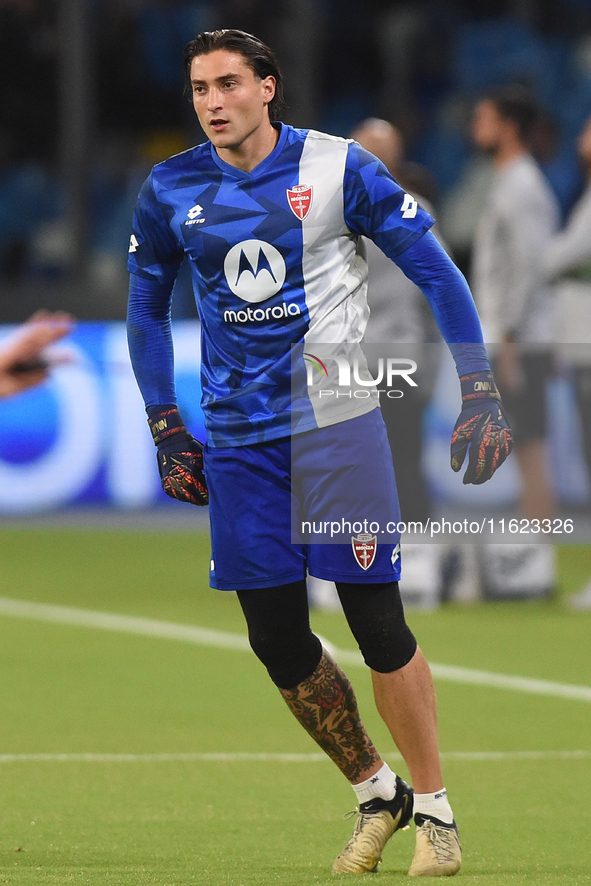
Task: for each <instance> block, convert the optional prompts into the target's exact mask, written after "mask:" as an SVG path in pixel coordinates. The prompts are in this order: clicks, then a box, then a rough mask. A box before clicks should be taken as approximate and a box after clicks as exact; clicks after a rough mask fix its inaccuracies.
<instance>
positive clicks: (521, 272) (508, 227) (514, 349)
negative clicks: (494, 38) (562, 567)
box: [471, 85, 560, 596]
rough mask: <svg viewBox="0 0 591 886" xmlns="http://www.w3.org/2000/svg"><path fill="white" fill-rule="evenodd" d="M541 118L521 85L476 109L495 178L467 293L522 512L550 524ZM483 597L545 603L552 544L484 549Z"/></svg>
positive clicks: (550, 315)
mask: <svg viewBox="0 0 591 886" xmlns="http://www.w3.org/2000/svg"><path fill="white" fill-rule="evenodd" d="M540 117H541V109H540V108H539V106H538V103H537V102H536V101H535V99H534V98H533V97H532V96H531V94H530V93H529V91H528V90H527V89H525V88H524V87H522V86H519V85H514V86H504V87H498V88H496V89H494V90H492V91H491V92H490V93H489V94H488V95H487V96H485V97H484V98H482V99H481V100H480V101H479V102H478V103H477V104H476V106H475V109H474V114H473V118H472V130H471V134H472V139H473V142H474V144H475V145H476V147H477V148H479V149H480V150H482V151H484V152H486V153H488V154H489V155H490V156H491V158H492V164H493V177H492V181H491V186H490V191H489V193H488V197H487V201H486V205H485V208H484V211H483V214H482V216H481V219H480V222H479V224H478V227H477V230H476V237H475V241H474V251H473V268H472V285H473V288H474V297H475V299H476V304H477V305H478V309H479V313H480V316H481V318H482V326H483V332H484V336H485V341H488V342H491V343H499V344H498V345H497V347H496V350H495V355H496V356H495V367H496V372H497V375H498V379H499V388H500V390H501V392H502V394H503V397H504V399H505V400H506V402H507V410H508V413H509V415H510V416H511V421H512V426H513V428H514V433H515V451H516V453H517V458H518V461H519V467H520V471H521V477H522V493H521V512H522V514H523V516H524V517H525V518H527V519H529V520H539V521H542V520H550V519H551V518H552V517H553V516H554V498H553V492H552V488H551V481H550V477H549V471H548V465H547V462H546V457H547V453H546V434H547V415H546V389H547V382H548V379H549V378H550V376H551V373H552V366H553V348H552V343H553V339H554V337H555V310H554V296H553V291H552V289H551V287H550V286H549V285H548V283H547V281H546V280H545V279H544V276H543V274H542V264H543V258H544V255H545V252H546V249H547V248H548V245H549V243H550V241H551V239H552V237H553V236H554V235H555V233H556V231H557V229H558V225H559V218H560V213H559V208H558V203H557V200H556V197H555V196H554V193H553V192H552V190H551V188H550V186H549V184H548V182H547V181H546V179H545V178H544V175H543V173H542V171H541V169H540V167H539V166H538V164H537V162H536V161H535V160H534V158H533V156H532V154H531V152H530V148H529V140H530V138H531V136H532V135H533V134H534V133H535V132H536V131H537V127H538V123H539V120H540ZM481 553H482V557H483V559H484V564H483V569H482V572H483V582H484V589H485V592H486V591H487V589H488V592H489V593H490V594H491V595H492V596H496V595H497V594H498V595H501V596H504V595H506V594H509V595H514V596H530V595H533V596H543V595H547V594H549V593H551V591H552V589H553V587H554V583H555V565H554V550H553V548H552V547H551V546H550V545H498V544H496V545H483V546H482V548H481Z"/></svg>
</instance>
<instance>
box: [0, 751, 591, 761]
mask: <svg viewBox="0 0 591 886" xmlns="http://www.w3.org/2000/svg"><path fill="white" fill-rule="evenodd" d="M383 756H384V758H385V759H387V760H401V759H402V757H401V756H400V754H398V753H391V754H384V755H383ZM441 758H442V759H443V760H461V761H462V762H471V763H479V762H491V763H492V762H497V761H498V762H510V761H512V760H513V761H522V760H523V761H526V760H588V759H590V758H591V750H589V751H580V750H579V751H447V752H443V753H442V754H441ZM328 760H329V758H328V757H327V756H326V754H322V753H316V754H314V753H311V754H288V753H270V752H269V753H266V752H261V753H248V752H242V751H236V752H232V751H228V752H223V751H221V752H219V753H218V752H211V753H197V752H196V753H185V754H166V753H165V754H0V764H1V763H324V762H328Z"/></svg>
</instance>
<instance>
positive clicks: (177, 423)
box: [146, 405, 187, 446]
mask: <svg viewBox="0 0 591 886" xmlns="http://www.w3.org/2000/svg"><path fill="white" fill-rule="evenodd" d="M146 412H147V413H148V425H149V426H150V431H151V432H152V437H153V439H154V443H155V444H156V446H160V444H161V443H164V442H165V441H167V440H168V439H169V438H170V437H173V436H174V435H175V434H186V433H187V428H186V427H185V423H184V421H183V420H182V418H181V415H180V412H179V411H178V409H177V407H176V406H174V405H170V406H149V407H148V408H147V409H146Z"/></svg>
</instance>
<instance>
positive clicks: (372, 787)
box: [351, 763, 396, 803]
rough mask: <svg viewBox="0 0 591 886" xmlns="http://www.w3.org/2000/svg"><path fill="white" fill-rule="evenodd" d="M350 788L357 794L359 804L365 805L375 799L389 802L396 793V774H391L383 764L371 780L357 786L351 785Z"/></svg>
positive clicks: (388, 768) (385, 764) (386, 765)
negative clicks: (379, 798)
mask: <svg viewBox="0 0 591 886" xmlns="http://www.w3.org/2000/svg"><path fill="white" fill-rule="evenodd" d="M351 787H352V788H353V790H354V791H355V793H356V794H357V800H358V802H359V803H367V801H368V800H373V799H375V798H376V797H381V798H382V800H391V799H392V797H393V796H394V794H395V793H396V773H395V772H392V770H391V769H390V767H389V766H388V764H387V763H384V765H383V766H382V768H381V769H380V770H379V772H376V774H375V775H372V777H371V778H368V779H367V780H366V781H362V782H360V783H359V784H353V785H351Z"/></svg>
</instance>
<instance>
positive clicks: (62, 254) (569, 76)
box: [0, 0, 591, 540]
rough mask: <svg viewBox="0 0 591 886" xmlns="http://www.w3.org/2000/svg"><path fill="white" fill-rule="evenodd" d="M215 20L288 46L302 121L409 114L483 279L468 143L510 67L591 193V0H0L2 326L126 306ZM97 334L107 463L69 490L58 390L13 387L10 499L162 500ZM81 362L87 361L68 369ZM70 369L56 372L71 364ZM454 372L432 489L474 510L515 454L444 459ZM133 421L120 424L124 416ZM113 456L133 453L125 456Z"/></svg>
mask: <svg viewBox="0 0 591 886" xmlns="http://www.w3.org/2000/svg"><path fill="white" fill-rule="evenodd" d="M216 27H237V28H242V29H244V30H247V31H250V32H253V33H255V34H257V35H258V36H260V37H261V38H262V39H263V40H265V41H266V42H268V43H269V44H270V45H271V46H272V47H273V48H274V49H275V50H276V52H277V55H278V58H279V61H280V64H281V66H282V69H283V73H284V77H285V81H286V98H287V105H288V107H287V111H286V113H285V115H284V119H285V120H286V121H287V122H289V123H293V124H294V125H298V126H303V127H313V128H318V129H321V130H324V131H327V132H329V133H332V134H335V135H341V136H347V135H349V134H350V132H351V130H352V129H353V127H354V126H355V125H356V124H357V123H359V121H361V120H362V119H363V118H364V117H366V116H368V115H377V116H381V117H384V118H386V119H388V120H390V121H391V122H393V123H394V124H396V125H397V126H398V127H399V129H400V130H401V132H402V134H403V136H404V139H405V143H406V150H407V157H408V159H409V160H411V161H414V162H415V163H419V164H422V168H423V170H424V172H423V176H422V185H423V188H424V187H425V185H427V188H428V190H430V194H429V196H430V197H431V198H432V202H433V204H434V206H435V212H436V215H437V218H438V221H439V224H440V228H441V230H442V233H443V235H444V238H445V240H446V242H447V243H448V245H449V246H450V248H451V251H452V254H453V256H454V258H455V260H456V261H457V263H458V264H459V266H460V267H461V268H462V269H463V270H464V271H465V272H466V273H467V275H468V278H469V277H470V248H471V237H472V233H473V230H474V226H475V220H476V218H477V215H478V210H479V207H480V203H479V200H480V199H481V194H482V189H480V190H479V184H478V183H479V181H481V180H482V176H483V175H484V176H485V175H486V168H487V162H486V160H485V159H484V158H482V157H478V156H477V155H476V154H475V152H474V151H473V150H472V148H471V145H470V142H469V139H468V135H467V130H468V122H469V119H470V114H471V109H472V107H473V104H474V102H475V100H476V99H477V98H478V97H479V96H480V95H482V93H483V91H484V90H486V89H487V88H489V87H491V86H493V85H495V84H500V83H509V82H521V83H524V84H526V85H527V86H529V87H530V89H531V90H532V91H533V92H534V93H535V95H536V96H537V97H538V98H539V100H540V102H541V104H542V105H543V107H544V108H545V112H546V116H545V119H544V120H543V121H542V123H541V125H540V127H539V132H538V133H537V138H536V145H535V150H536V155H537V159H538V160H539V162H540V163H541V164H542V167H543V170H544V172H545V174H546V175H547V177H548V179H549V181H550V183H551V185H552V187H553V188H554V190H555V192H556V194H557V196H558V199H559V202H560V206H561V209H562V211H563V213H564V214H565V215H566V213H567V212H568V211H569V209H570V208H571V207H572V205H573V203H574V202H575V200H576V199H577V197H578V195H579V194H580V192H581V189H582V187H583V179H582V175H581V172H580V170H579V168H578V165H577V160H576V155H575V147H574V140H575V137H576V135H577V133H578V131H579V130H580V128H581V125H582V123H583V121H584V120H585V119H586V118H587V117H588V116H589V115H590V114H591V0H538V2H535V0H511V2H509V0H506V2H502V0H496V2H493V0H413V2H408V0H406V2H404V0H398V2H396V0H391V2H386V0H219V2H206V0H0V108H1V109H2V110H1V113H0V324H10V323H17V322H20V321H22V320H25V319H26V318H27V317H28V316H29V315H30V314H31V313H32V312H33V311H34V310H36V309H37V308H39V307H44V308H49V309H66V310H69V311H71V312H72V313H73V314H74V316H75V317H77V318H78V319H79V320H81V321H85V322H86V323H89V322H90V323H91V324H94V323H96V322H97V321H98V322H99V323H100V322H103V321H107V322H108V321H119V322H121V321H123V319H124V317H125V310H126V300H127V274H126V258H127V249H128V243H129V231H130V223H131V216H132V213H133V208H134V204H135V201H136V197H137V193H138V190H139V188H140V186H141V184H142V182H143V180H144V178H145V176H146V175H147V173H148V172H149V170H150V168H151V166H152V165H153V164H154V163H156V162H158V161H160V160H162V159H164V158H165V157H167V156H169V155H171V154H173V153H176V152H178V151H181V150H184V149H185V148H187V147H189V146H191V145H193V144H195V143H198V142H199V141H201V140H202V139H203V134H202V132H201V130H200V128H199V125H198V123H197V121H196V117H195V115H194V113H193V110H192V107H191V104H190V102H189V101H188V99H187V97H186V96H185V95H184V94H183V87H184V84H183V70H182V53H183V48H184V46H185V44H186V43H187V42H188V40H189V39H191V37H192V36H194V35H195V34H196V33H197V32H199V31H200V30H203V29H212V28H216ZM187 278H188V274H187V273H186V268H181V274H180V276H179V280H178V281H177V285H176V289H175V297H174V301H173V317H174V319H175V320H177V321H184V320H191V319H194V318H195V317H196V311H195V306H194V303H193V299H192V294H191V292H190V286H189V281H188V279H187ZM92 335H93V332H92V329H86V328H85V327H84V325H81V326H80V327H79V329H78V331H77V332H76V333H75V335H74V337H73V339H72V347H73V348H74V350H75V352H76V353H77V355H78V356H77V357H76V359H77V360H78V363H79V368H80V372H82V370H83V368H84V366H86V368H87V369H88V370H89V373H90V374H88V373H87V376H86V379H87V383H88V384H91V385H94V387H95V389H96V390H97V391H98V393H97V394H96V398H98V399H97V400H96V402H97V403H102V405H103V408H105V409H107V406H108V409H107V411H106V412H104V413H103V414H102V417H101V416H98V414H95V416H94V423H93V422H91V421H88V427H89V428H91V427H92V428H94V430H89V431H88V440H89V441H91V440H94V443H93V444H92V445H93V446H94V447H95V454H96V458H95V460H94V461H92V460H90V456H89V466H88V468H87V469H84V470H83V468H82V466H80V467H79V470H80V480H79V482H78V483H77V484H74V481H73V480H72V490H73V491H72V492H71V493H67V494H66V491H65V489H66V487H65V486H63V485H62V484H61V481H60V479H59V477H56V478H54V480H53V481H52V480H51V479H47V476H48V474H47V471H46V470H45V462H44V461H43V458H44V457H45V456H47V458H48V459H49V456H50V455H51V452H52V447H53V450H55V451H57V449H58V448H59V447H56V446H55V441H56V439H58V437H59V435H60V433H61V431H60V428H63V423H62V424H61V425H59V426H58V424H57V423H56V422H57V420H56V419H55V413H56V403H55V396H56V395H55V391H54V392H51V391H48V390H47V386H44V388H43V389H41V390H38V391H35V392H31V393H29V394H28V395H26V396H25V397H23V398H17V400H16V401H14V402H4V403H3V404H2V409H1V411H0V414H1V415H2V416H3V417H4V427H5V429H6V430H5V433H4V434H3V437H2V439H0V476H1V480H2V489H3V490H4V492H3V493H2V492H0V511H8V512H9V513H10V512H12V511H13V510H14V509H16V511H20V512H25V511H30V510H35V509H36V508H35V500H36V496H37V498H38V499H39V508H41V509H43V508H45V509H46V508H48V507H49V506H50V503H51V502H53V505H54V506H56V505H57V504H58V503H59V501H63V502H66V501H68V502H69V501H73V502H77V503H84V502H92V501H95V500H98V501H103V500H105V499H107V500H110V497H111V493H108V492H105V490H107V489H109V488H112V489H119V491H120V496H123V499H124V500H125V502H124V504H125V506H126V507H130V506H133V505H134V503H135V505H136V506H140V505H142V504H144V503H146V502H147V501H152V500H154V496H156V498H157V499H158V498H160V499H163V498H164V496H163V495H161V493H160V492H159V489H158V482H157V480H158V478H157V476H156V472H155V467H154V465H153V463H152V462H153V460H152V453H151V449H150V446H151V442H150V440H149V437H148V435H147V431H146V429H145V427H144V424H145V423H144V416H143V407H142V404H141V399H140V397H139V393H138V392H137V388H136V386H135V384H134V383H133V379H132V378H131V372H130V371H129V367H128V362H127V355H126V351H125V346H124V343H123V338H122V336H123V332H122V329H120V328H119V329H115V328H113V329H112V330H107V329H106V328H103V329H100V328H99V327H98V326H97V331H96V337H95V338H92ZM91 339H92V343H90V342H91ZM115 339H116V341H117V342H119V344H117V345H116V346H115V345H113V344H112V341H114V340H115ZM80 347H81V348H82V351H76V349H77V348H80ZM123 362H125V363H126V365H127V376H125V378H124V377H123V375H122V368H121V367H122V365H123ZM82 364H84V366H83V365H82ZM186 371H188V372H189V375H188V376H187V378H186V380H183V378H179V380H178V381H179V394H180V395H181V399H182V400H183V409H184V411H185V412H186V413H187V414H189V410H190V409H192V408H194V398H192V397H191V392H192V391H193V389H195V390H196V388H195V385H196V384H197V385H198V381H197V378H196V376H195V367H189V368H188V369H187V370H186ZM67 378H70V379H71V378H73V374H72V372H70V374H69V375H68V374H67V372H66V375H65V376H64V384H66V382H67ZM89 379H90V380H89ZM55 382H56V385H57V386H58V388H59V385H60V378H59V372H57V373H56V374H55ZM185 382H186V384H185ZM68 384H70V386H71V382H70V383H68ZM456 384H457V383H456V380H455V374H454V373H453V372H452V373H451V374H450V376H449V385H451V387H450V390H451V394H450V395H449V397H448V400H449V403H448V405H447V406H445V404H444V405H443V406H439V407H438V411H437V410H436V411H435V413H434V414H432V415H431V431H432V433H431V439H432V441H433V440H434V441H435V444H434V445H435V449H433V448H431V449H429V459H428V460H429V465H430V466H431V474H432V476H431V477H430V480H429V482H430V484H431V487H432V492H433V494H434V495H435V497H436V498H443V499H446V498H447V497H450V498H451V500H452V501H455V502H456V503H457V504H459V505H462V506H463V505H465V504H471V503H472V501H473V499H474V500H475V499H476V496H477V500H478V502H480V503H481V506H483V507H488V505H489V504H491V505H495V504H497V503H498V502H499V501H500V502H503V503H509V504H511V503H512V502H514V500H515V494H516V492H515V490H516V487H517V486H518V482H519V480H518V475H517V469H516V465H514V464H509V465H508V466H507V468H506V469H505V470H504V471H503V472H500V474H499V476H498V477H495V478H494V480H493V482H492V483H491V484H487V486H486V488H485V489H475V488H474V489H473V488H471V487H470V488H467V487H462V484H461V479H460V477H459V476H456V475H452V474H451V472H450V471H449V470H448V468H447V459H448V456H447V449H448V438H449V431H450V429H451V427H453V422H454V420H455V413H456V394H457V392H456V389H455V387H454V386H455V385H456ZM185 386H186V387H187V394H186V395H185V394H184V393H183V391H184V387H185ZM123 388H125V390H126V392H127V393H126V396H129V397H130V398H131V399H132V400H134V403H135V407H134V410H135V411H133V416H134V422H135V423H134V428H135V427H136V425H137V427H138V431H137V432H136V431H135V430H134V431H132V430H131V425H130V424H129V420H128V428H127V434H126V437H125V439H127V440H128V441H131V442H133V441H135V440H136V439H138V438H137V437H136V433H137V434H139V433H140V430H139V428H140V425H141V433H142V434H145V440H142V443H141V445H142V446H143V447H144V449H143V450H142V451H143V456H142V458H138V451H139V450H138V449H137V448H136V449H134V445H135V444H134V445H131V442H130V446H128V449H129V450H130V457H131V461H132V463H133V464H134V465H135V467H136V469H137V470H138V471H139V466H140V464H143V463H144V462H145V463H146V470H149V478H150V479H145V481H144V485H145V494H144V497H142V495H139V493H137V494H136V491H135V490H136V489H137V488H138V487H137V486H136V485H135V484H136V480H135V479H134V474H133V472H131V473H130V472H129V471H128V470H127V468H125V464H127V461H126V459H124V458H123V457H122V456H120V454H119V450H117V451H116V452H115V449H113V447H112V446H111V443H110V442H109V435H107V434H106V433H104V427H105V426H106V423H108V418H109V410H110V412H111V413H112V411H113V410H115V411H116V403H117V402H119V401H118V400H117V397H116V396H115V395H114V394H113V391H114V390H115V389H116V390H123ZM68 390H69V388H68ZM64 396H65V395H64ZM551 396H553V397H554V407H553V408H554V410H555V415H557V416H558V417H559V419H560V420H559V421H556V422H555V423H554V430H553V435H554V437H553V440H552V441H551V446H552V447H553V453H554V456H553V460H554V464H555V472H554V473H555V477H554V480H555V482H556V485H557V487H558V493H559V497H560V499H561V502H562V504H563V505H564V506H565V507H567V508H571V507H573V506H576V507H580V506H581V505H583V506H584V505H585V503H586V502H588V500H589V478H588V477H587V472H586V469H585V466H584V464H583V461H582V456H581V453H580V451H579V450H580V447H578V444H577V443H576V438H577V434H576V427H574V426H573V423H574V424H575V425H576V421H577V419H576V409H575V407H574V405H573V395H572V391H571V390H570V388H569V384H568V382H565V380H564V379H557V380H556V381H555V384H554V388H553V391H552V393H551ZM96 398H95V399H96ZM113 398H114V399H113ZM78 399H81V398H78ZM71 401H72V398H71ZM185 401H186V402H185ZM121 402H123V401H121ZM130 402H131V400H130ZM114 404H115V405H114ZM87 406H88V403H87ZM126 408H127V407H126ZM88 409H90V407H88ZM120 411H121V410H120ZM194 411H195V414H194V416H193V415H191V416H190V418H189V420H190V423H191V426H192V428H193V429H194V431H195V433H198V434H200V435H201V436H202V435H203V418H202V415H201V413H200V411H199V409H198V408H196V409H194ZM123 413H125V415H127V416H130V415H131V414H132V412H130V411H127V412H126V411H125V410H123V411H122V414H123ZM72 414H74V413H72ZM89 414H90V413H89ZM44 416H45V418H44ZM47 416H49V417H48V418H47ZM46 419H47V421H46ZM77 420H78V419H74V418H73V419H72V421H73V422H74V423H75V422H76V421H77ZM45 421H46V425H45V426H44V429H43V428H41V425H43V423H44V422H45ZM117 427H119V426H117ZM573 427H574V430H573ZM19 429H20V430H19ZM93 434H94V435H95V438H96V439H95V438H94V437H93ZM97 435H102V436H100V439H99V437H98V436H97ZM118 435H119V437H118V438H119V439H123V438H122V437H121V428H120V429H119V431H118ZM116 436H117V435H116ZM573 440H575V444H574V450H573V442H572V441H573ZM71 445H72V446H74V438H72V443H71ZM113 452H115V456H114V457H116V458H118V459H119V460H120V461H121V464H122V465H123V467H122V468H117V467H115V468H113V467H112V464H111V457H112V453H113ZM134 453H135V454H134ZM63 457H64V458H65V459H66V461H67V452H66V451H65V450H64V453H63ZM56 458H57V456H56ZM126 458H127V456H126ZM148 460H149V465H150V467H149V468H148ZM47 464H48V465H49V464H50V462H49V461H47ZM33 468H35V470H36V471H37V473H38V476H39V480H37V479H36V475H35V473H34V471H33ZM56 470H57V469H56ZM84 471H86V473H85V472H84ZM152 475H153V476H152ZM146 476H147V475H146ZM125 477H126V478H127V485H128V486H129V488H130V493H129V496H128V494H127V492H125V491H122V490H124V487H125V483H124V480H123V479H122V478H125ZM46 479H47V483H48V484H49V486H48V487H47V489H49V487H51V488H53V487H54V486H55V489H56V490H58V491H59V490H60V489H61V490H62V493H61V494H60V495H58V494H57V492H56V493H55V496H57V498H56V497H55V496H54V497H53V498H52V494H53V493H52V494H50V491H51V490H49V491H47V490H46ZM25 480H26V482H27V483H28V484H29V486H30V489H29V492H28V493H27V495H25V494H24V493H23V487H22V485H21V484H22V482H23V481H25ZM456 481H457V482H456ZM38 484H39V485H38ZM52 484H53V486H52ZM122 484H123V485H122ZM448 487H450V488H448ZM451 487H453V488H451ZM456 487H457V488H456ZM10 490H12V491H10ZM138 495H139V497H138ZM115 498H116V499H117V496H115ZM128 499H129V500H128ZM569 515H570V511H569ZM585 519H586V518H585ZM586 525H587V524H586V523H585V526H586ZM573 540H574V539H573Z"/></svg>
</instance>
